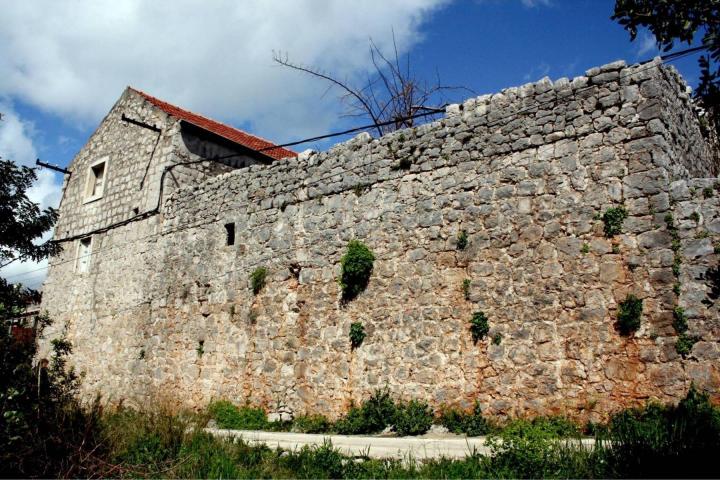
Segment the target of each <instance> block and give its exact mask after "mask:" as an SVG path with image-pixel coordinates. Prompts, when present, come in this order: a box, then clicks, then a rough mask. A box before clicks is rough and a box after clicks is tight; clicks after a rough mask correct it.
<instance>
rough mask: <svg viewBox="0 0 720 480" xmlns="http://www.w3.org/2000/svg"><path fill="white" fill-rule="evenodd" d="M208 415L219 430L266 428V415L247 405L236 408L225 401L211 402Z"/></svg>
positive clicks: (260, 409)
mask: <svg viewBox="0 0 720 480" xmlns="http://www.w3.org/2000/svg"><path fill="white" fill-rule="evenodd" d="M208 413H209V414H210V416H211V417H212V418H213V419H215V422H217V425H218V427H219V428H229V429H233V430H264V429H266V428H268V426H269V422H268V420H267V415H266V414H265V411H264V410H263V409H262V408H253V407H250V406H248V405H245V406H243V407H236V406H235V405H233V404H232V403H230V402H228V401H227V400H220V401H216V402H212V403H211V404H210V405H208Z"/></svg>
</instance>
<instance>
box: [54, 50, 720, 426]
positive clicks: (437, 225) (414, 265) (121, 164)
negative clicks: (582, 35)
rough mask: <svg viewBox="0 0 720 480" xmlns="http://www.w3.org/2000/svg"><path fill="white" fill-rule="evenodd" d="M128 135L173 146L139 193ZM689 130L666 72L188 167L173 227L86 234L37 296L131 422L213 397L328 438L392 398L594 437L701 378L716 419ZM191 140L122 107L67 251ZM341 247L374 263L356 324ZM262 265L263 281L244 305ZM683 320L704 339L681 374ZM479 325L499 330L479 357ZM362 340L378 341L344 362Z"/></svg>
mask: <svg viewBox="0 0 720 480" xmlns="http://www.w3.org/2000/svg"><path fill="white" fill-rule="evenodd" d="M128 112H130V113H128ZM122 113H126V114H128V115H133V116H134V117H135V118H140V119H142V120H143V121H145V122H148V123H153V124H158V125H162V126H163V133H162V134H161V135H160V137H161V140H160V141H159V144H158V146H157V150H156V153H155V156H156V157H155V159H154V160H153V161H152V162H151V163H150V170H149V172H150V173H149V174H148V179H147V181H146V182H147V183H146V185H147V187H146V188H147V190H145V191H143V192H141V193H136V192H134V191H133V188H136V183H137V178H138V177H139V176H142V173H143V172H144V170H145V168H146V165H147V164H148V157H149V155H150V153H149V152H150V150H151V148H152V143H153V142H154V141H155V137H154V136H153V135H154V134H152V132H150V131H140V132H139V131H138V129H137V127H129V126H126V125H123V124H121V122H119V121H118V119H119V117H120V115H121V114H122ZM699 125H700V124H699V121H698V118H697V115H696V113H695V111H694V109H693V106H692V101H691V100H690V98H689V96H688V95H687V93H686V85H685V83H684V82H683V81H682V79H681V78H680V77H679V75H678V74H677V72H676V71H675V70H674V69H672V68H671V67H666V66H662V65H661V64H660V63H659V61H655V62H652V63H649V64H644V65H634V66H629V67H628V66H625V64H624V63H623V62H616V63H613V64H610V65H606V66H603V67H599V68H594V69H592V70H590V71H588V72H587V74H586V76H583V77H579V78H575V79H574V80H571V81H569V80H567V79H561V80H558V81H556V82H554V83H553V82H551V81H549V80H547V79H545V80H542V81H540V82H538V83H534V84H528V85H524V86H522V87H518V88H510V89H506V90H503V91H502V92H500V93H497V94H494V95H485V96H481V97H478V98H472V99H469V100H467V101H466V102H465V103H463V104H462V105H455V106H452V107H450V108H448V113H447V114H446V116H445V117H444V118H442V119H441V120H438V121H435V122H433V123H430V124H426V125H422V126H418V127H416V128H412V129H406V130H401V131H397V132H394V133H392V134H389V135H386V136H384V137H382V138H379V139H372V138H371V137H370V136H369V135H367V134H364V135H359V136H358V137H356V138H355V139H353V140H350V141H348V142H345V143H343V144H340V145H337V146H335V147H333V148H332V149H330V150H329V151H327V152H323V153H313V154H310V155H301V156H300V157H299V158H294V159H286V160H283V161H278V162H275V163H273V164H271V165H252V166H249V167H246V168H239V169H228V168H224V167H222V168H220V167H219V168H213V165H214V164H212V163H207V164H205V165H202V164H199V165H201V167H200V168H192V169H191V168H186V170H187V172H186V173H185V176H184V177H182V178H181V177H180V176H177V177H174V178H172V179H171V178H167V179H165V189H164V199H163V202H162V208H161V211H160V214H158V215H152V216H149V217H148V218H146V219H143V220H141V221H137V222H132V223H129V224H127V225H125V226H122V227H119V228H113V229H111V230H109V231H107V232H104V233H99V234H95V235H93V256H92V262H91V269H90V272H89V273H88V274H78V273H76V271H75V261H74V258H75V256H76V248H77V241H73V242H66V243H65V247H66V248H65V251H64V253H63V254H62V255H61V256H60V257H58V258H57V259H55V260H54V261H53V266H52V267H51V269H50V272H49V276H48V279H47V281H46V284H45V287H44V299H43V301H44V307H45V308H47V309H48V310H49V312H50V314H51V316H52V317H53V318H54V319H55V324H54V325H53V327H52V329H51V330H49V331H48V333H47V335H46V338H52V337H53V336H56V335H60V334H62V333H63V332H64V334H65V335H66V336H67V338H68V339H69V340H71V341H72V342H73V345H74V346H75V351H74V355H73V363H74V365H75V366H76V368H77V369H78V370H79V371H81V372H83V373H84V380H83V384H82V389H83V392H84V394H85V395H86V397H87V398H93V397H94V396H95V395H96V394H97V393H101V394H102V395H103V398H104V399H105V400H106V401H110V402H120V401H123V402H125V404H126V405H127V404H130V405H134V406H139V407H148V406H150V405H157V404H161V403H162V404H169V405H172V406H176V407H194V408H199V407H202V406H204V405H205V404H207V403H208V402H209V401H210V400H211V399H219V398H225V399H229V400H231V401H233V402H236V403H243V402H246V401H247V402H250V403H252V404H260V405H264V406H265V407H267V408H268V409H269V410H271V411H276V410H278V407H282V409H283V411H285V410H288V411H294V412H296V413H302V412H308V413H323V414H326V415H329V416H331V417H333V416H337V415H339V414H341V413H342V412H343V411H344V410H345V409H346V408H347V407H348V406H349V404H350V402H351V401H352V400H355V401H358V400H361V399H362V398H365V397H367V396H368V395H369V394H370V393H371V392H372V391H373V390H374V389H377V388H382V387H386V386H387V387H388V388H389V389H390V390H391V392H392V393H393V394H394V395H395V396H397V397H398V398H405V399H410V398H421V399H426V400H428V401H429V402H430V403H431V404H432V405H434V406H439V405H441V404H454V405H459V406H463V407H469V406H471V405H472V403H473V402H474V401H475V400H478V401H479V402H480V403H481V405H482V407H483V409H484V411H485V412H486V413H488V414H492V415H535V414H555V413H563V414H567V415H570V416H573V417H576V418H582V419H594V420H598V419H602V418H605V417H606V416H607V414H608V413H610V412H612V411H615V410H618V409H620V408H622V407H626V406H630V405H635V404H638V403H641V402H644V401H645V400H647V399H651V398H652V399H658V400H660V401H677V400H678V399H679V398H681V397H682V396H684V394H685V392H686V391H687V388H688V387H689V385H690V383H691V382H694V383H695V385H696V386H697V387H699V388H702V389H705V390H707V391H709V392H710V393H711V395H712V397H713V399H714V400H715V401H720V345H719V344H718V340H720V313H719V310H720V299H718V298H717V289H718V288H720V286H717V285H715V286H713V283H712V279H711V277H712V275H711V273H712V271H713V270H712V269H714V268H715V269H716V268H718V263H720V262H719V259H720V254H718V251H719V250H720V243H719V242H720V184H719V182H720V179H718V178H717V174H718V165H717V164H715V163H713V162H714V160H713V158H714V157H713V155H712V152H711V149H710V147H709V146H708V145H707V144H706V142H705V141H704V139H703V137H702V135H701V130H700V126H699ZM186 143H187V142H184V141H183V139H182V138H181V134H180V127H179V126H178V125H177V122H176V121H175V120H174V119H173V118H172V117H167V116H162V115H161V114H159V113H157V112H156V111H154V110H153V109H152V108H151V107H150V106H148V105H147V104H144V103H143V102H142V101H141V99H139V98H138V97H136V96H133V95H131V94H125V95H124V97H122V98H121V100H120V101H119V102H118V104H117V105H116V106H115V107H114V108H113V110H112V111H111V112H110V114H109V115H108V117H107V118H106V120H105V121H104V122H103V124H101V126H100V128H99V130H98V132H96V133H95V134H94V136H93V137H92V139H91V140H90V142H89V143H88V145H87V146H86V147H85V148H84V149H83V151H82V152H81V153H80V154H79V155H78V157H77V159H76V160H75V163H74V164H73V172H74V173H73V177H71V179H70V181H69V182H68V185H67V187H66V191H65V197H64V199H63V204H62V207H61V219H60V222H59V224H58V228H57V229H56V237H64V236H67V235H78V234H81V233H82V232H83V231H88V230H89V229H91V228H97V227H98V226H103V225H107V224H109V223H111V221H116V220H117V218H129V217H130V216H132V214H131V212H130V208H132V207H131V204H132V202H136V203H138V205H139V206H140V207H141V209H140V211H145V210H147V209H150V208H152V206H153V202H155V201H156V198H157V195H158V193H159V185H160V175H161V172H162V169H163V168H164V167H165V166H167V165H170V164H172V163H176V162H178V161H183V160H187V159H192V158H199V157H197V156H196V155H194V154H191V153H189V152H188V150H187V147H186ZM106 154H108V155H111V160H110V161H111V163H110V169H109V175H108V177H109V179H110V180H109V181H110V182H115V183H110V184H108V186H107V190H106V191H107V192H108V195H109V196H108V198H107V202H106V203H102V204H98V206H97V207H95V206H92V205H93V204H90V205H91V206H88V205H82V204H81V202H79V201H78V200H77V198H76V197H77V194H76V193H74V192H75V190H73V188H75V187H73V182H81V180H82V179H80V178H74V176H75V172H79V174H78V175H77V176H78V177H81V176H82V173H81V172H83V171H84V170H83V162H89V161H92V160H95V159H97V158H99V157H101V156H103V155H106ZM223 172H225V173H223ZM168 177H169V176H168ZM116 187H117V195H116V194H115V193H111V192H115V191H116V190H114V189H115V188H116ZM136 197H137V198H136ZM138 198H139V199H140V200H142V201H140V200H138ZM103 202H105V200H103ZM143 202H144V203H143ZM620 205H624V206H625V208H626V209H627V211H628V214H629V215H628V218H627V219H626V220H625V221H624V223H623V229H622V233H621V234H619V235H617V236H615V237H613V238H606V237H605V235H604V233H603V222H602V220H600V217H601V216H602V214H603V213H604V212H605V211H606V210H607V209H608V208H611V207H617V206H620ZM132 206H134V205H132ZM668 214H671V215H672V221H671V222H670V223H668V221H667V219H668ZM111 219H112V220H111ZM231 222H232V223H234V224H235V228H236V235H235V237H236V238H235V244H234V245H232V246H228V245H226V235H225V232H226V231H225V224H227V223H231ZM673 228H674V229H675V230H673ZM462 230H465V231H466V232H467V235H468V245H467V247H466V248H465V249H464V250H458V249H457V246H456V242H457V238H458V234H459V232H460V231H462ZM674 238H676V239H677V240H679V243H680V248H679V249H678V245H677V242H675V243H674V242H673V239H674ZM351 239H360V240H362V241H363V242H364V243H365V244H366V245H368V246H369V248H370V249H371V250H372V252H373V253H374V255H375V257H376V260H375V263H374V270H373V273H372V276H371V278H370V282H369V285H368V287H367V290H365V292H364V293H362V294H361V295H360V296H358V297H357V298H356V299H354V300H352V301H351V302H349V303H347V304H343V303H342V302H341V301H340V300H341V291H340V286H339V284H338V277H339V274H340V266H339V262H340V258H341V257H342V255H343V254H344V252H345V248H346V245H347V243H348V241H349V240H351ZM674 264H676V270H677V269H678V267H679V271H678V273H679V276H678V277H676V275H675V273H674V272H673V265H674ZM258 267H266V268H267V269H268V277H267V281H266V285H265V287H264V288H263V289H262V290H261V291H260V292H259V293H258V294H257V295H253V292H252V291H251V289H250V283H249V276H250V274H251V273H252V271H253V270H255V269H256V268H258ZM465 279H469V280H470V287H469V290H468V292H467V293H468V298H467V299H466V298H465V295H464V292H463V280H465ZM677 283H679V286H676V284H677ZM678 287H679V292H680V294H679V295H677V294H676V293H675V292H674V290H675V291H677V290H678ZM713 288H715V289H716V290H713ZM714 292H715V293H714ZM630 293H632V294H635V295H636V296H638V297H639V298H641V299H642V301H643V315H642V321H641V326H640V329H639V330H638V331H637V332H635V334H634V335H632V336H630V337H623V336H621V335H619V333H618V331H617V329H616V328H615V326H614V322H615V319H616V315H617V308H618V304H619V302H621V301H622V300H624V299H625V298H626V296H627V295H628V294H630ZM713 296H714V298H713ZM678 305H679V306H682V307H683V308H685V312H686V314H687V316H688V327H689V330H688V333H689V334H691V335H695V336H697V337H699V341H698V342H697V343H695V345H694V346H693V348H692V352H691V354H690V355H688V356H687V358H682V357H680V356H679V355H678V354H677V353H676V351H675V342H676V340H677V333H676V332H675V330H674V329H673V326H672V322H673V309H674V308H675V307H676V306H678ZM476 311H482V312H484V313H485V314H486V315H487V316H488V319H489V324H490V332H489V334H488V335H487V336H486V337H485V339H483V340H481V341H480V342H478V343H477V344H474V343H473V341H472V337H471V334H470V330H469V326H470V324H469V321H470V319H471V317H472V314H473V312H476ZM353 322H361V323H362V324H363V326H364V327H365V332H366V333H367V336H366V338H365V339H364V342H363V343H362V345H361V346H360V347H359V348H357V349H354V350H353V349H351V348H350V340H349V337H348V333H349V329H350V324H351V323H353ZM498 333H500V334H501V336H497V335H496V334H498ZM494 338H495V340H496V341H493V339H494ZM498 340H499V341H498Z"/></svg>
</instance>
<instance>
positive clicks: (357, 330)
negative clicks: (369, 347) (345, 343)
mask: <svg viewBox="0 0 720 480" xmlns="http://www.w3.org/2000/svg"><path fill="white" fill-rule="evenodd" d="M365 336H366V334H365V327H364V326H363V324H362V323H360V322H353V323H351V324H350V348H352V349H353V350H355V349H356V348H358V347H359V346H360V345H362V343H363V340H365Z"/></svg>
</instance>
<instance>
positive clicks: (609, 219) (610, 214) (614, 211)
mask: <svg viewBox="0 0 720 480" xmlns="http://www.w3.org/2000/svg"><path fill="white" fill-rule="evenodd" d="M627 216H628V213H627V210H625V207H624V206H622V205H620V206H619V207H613V208H608V209H607V210H606V211H605V213H604V214H603V216H602V221H603V223H604V224H605V227H604V229H603V230H604V231H605V236H606V237H608V238H610V237H614V236H615V235H618V234H620V233H622V226H623V222H624V221H625V219H626V218H627Z"/></svg>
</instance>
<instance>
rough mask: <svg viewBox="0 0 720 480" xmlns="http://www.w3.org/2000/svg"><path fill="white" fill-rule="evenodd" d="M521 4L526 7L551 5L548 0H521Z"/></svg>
mask: <svg viewBox="0 0 720 480" xmlns="http://www.w3.org/2000/svg"><path fill="white" fill-rule="evenodd" d="M522 4H523V5H525V6H526V7H528V8H534V7H540V6H542V7H549V6H551V5H552V2H551V1H550V0H522Z"/></svg>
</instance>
